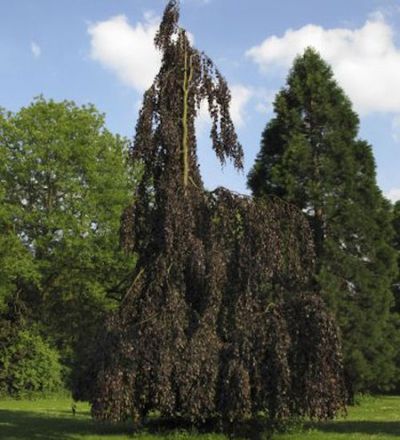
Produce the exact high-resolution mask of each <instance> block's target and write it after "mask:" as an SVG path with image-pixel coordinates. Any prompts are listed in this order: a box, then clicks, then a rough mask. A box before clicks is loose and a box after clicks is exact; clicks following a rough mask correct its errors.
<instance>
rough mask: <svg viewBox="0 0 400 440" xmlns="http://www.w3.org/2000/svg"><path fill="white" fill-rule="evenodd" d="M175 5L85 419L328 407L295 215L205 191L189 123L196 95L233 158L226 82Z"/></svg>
mask: <svg viewBox="0 0 400 440" xmlns="http://www.w3.org/2000/svg"><path fill="white" fill-rule="evenodd" d="M178 15H179V10H178V5H177V2H176V1H170V2H169V3H168V6H167V8H166V11H165V14H164V18H163V21H162V23H161V27H160V30H159V33H158V34H157V37H156V44H157V46H158V48H159V49H160V50H161V51H162V53H163V62H162V67H161V70H160V72H159V74H158V75H157V77H156V79H155V81H154V83H153V86H152V87H151V88H150V89H149V90H148V91H147V92H146V94H145V97H144V103H143V107H142V110H141V112H140V116H139V120H138V124H137V128H136V138H135V143H134V147H133V149H132V156H133V160H136V161H140V162H141V163H142V164H143V176H142V181H141V183H140V184H139V186H138V191H137V195H136V197H135V200H134V203H133V204H132V206H131V207H130V208H128V209H127V210H126V212H125V214H124V216H123V222H122V242H123V244H124V246H125V247H126V248H127V249H128V250H130V251H133V252H136V253H137V254H138V262H137V267H136V269H137V272H136V275H135V277H134V279H133V281H132V285H131V288H130V289H129V290H128V292H127V294H126V297H125V298H124V300H123V301H122V303H121V306H120V308H119V310H118V312H117V313H115V314H114V315H113V316H112V317H111V319H110V320H109V321H108V323H107V328H106V331H105V335H104V336H103V337H101V338H100V341H101V343H100V344H101V345H100V346H99V358H98V360H96V362H97V364H96V366H95V368H94V370H93V371H94V372H95V371H96V368H98V366H99V365H100V370H99V371H98V372H97V374H96V376H95V377H96V380H95V387H94V390H93V398H92V412H93V415H94V416H95V417H96V418H98V419H101V420H112V421H118V420H121V419H125V418H127V417H132V416H133V417H134V418H138V419H141V418H142V417H143V416H145V415H146V414H147V413H148V412H149V411H150V410H158V411H160V413H161V414H162V415H163V416H172V417H178V416H179V417H183V418H185V419H188V420H190V421H192V422H196V423H197V422H203V421H206V420H210V419H219V420H222V421H223V422H233V421H236V422H240V421H242V420H245V419H249V418H252V417H254V416H255V415H256V414H258V412H259V411H265V412H266V413H267V414H268V415H269V417H270V418H273V419H278V418H279V419H282V418H283V419H285V418H287V417H290V416H293V415H300V416H303V415H310V416H311V417H316V418H327V417H332V416H333V415H334V414H335V413H336V412H337V411H338V410H339V409H340V408H342V407H343V402H344V386H343V381H342V374H341V373H342V369H341V356H340V347H339V342H338V338H337V334H336V327H335V324H334V322H333V320H332V318H331V317H330V315H329V314H328V313H327V312H326V310H325V307H324V305H323V303H322V301H321V299H320V298H319V297H318V296H315V295H311V294H307V288H308V286H309V281H310V274H311V273H312V267H313V262H314V250H313V246H312V240H311V233H310V229H309V227H308V224H307V220H306V219H305V217H304V216H303V215H302V213H301V212H300V211H299V210H298V209H297V208H295V207H294V206H293V205H290V204H287V203H284V202H281V201H279V200H272V199H271V200H268V201H260V202H257V203H255V202H254V201H253V200H252V199H251V198H248V197H244V196H239V195H235V194H232V193H231V192H229V191H228V190H226V189H223V188H219V189H217V190H215V191H214V192H211V193H210V192H206V191H205V189H204V186H203V183H202V180H201V176H200V174H199V168H198V163H197V157H196V139H195V130H194V123H195V117H196V114H197V112H198V108H199V104H200V101H201V100H202V99H207V100H208V104H209V110H210V114H211V117H212V120H213V125H212V130H211V139H212V144H213V147H214V150H215V152H216V154H217V156H218V157H219V159H220V160H221V162H222V163H223V162H224V161H225V160H226V159H230V160H232V161H233V162H234V164H235V166H236V167H237V168H240V167H241V163H242V149H241V146H240V145H239V143H238V142H237V138H236V134H235V131H234V127H233V124H232V121H231V118H230V114H229V102H230V94H229V90H228V87H227V84H226V82H225V80H224V79H223V77H222V76H221V75H220V73H219V72H218V71H217V70H216V68H215V67H214V64H213V63H212V61H211V60H210V59H208V58H207V57H206V56H205V55H203V54H201V53H199V52H198V51H197V50H195V49H193V48H192V47H191V45H190V43H189V41H188V39H187V35H186V33H185V31H184V30H183V29H181V28H179V27H178V25H177V22H178ZM173 35H174V37H173V38H172V36H173Z"/></svg>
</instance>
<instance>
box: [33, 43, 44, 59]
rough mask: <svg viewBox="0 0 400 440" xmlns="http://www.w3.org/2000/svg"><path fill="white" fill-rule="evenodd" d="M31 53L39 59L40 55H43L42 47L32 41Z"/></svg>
mask: <svg viewBox="0 0 400 440" xmlns="http://www.w3.org/2000/svg"><path fill="white" fill-rule="evenodd" d="M31 52H32V55H33V56H34V57H35V58H39V57H40V55H41V54H42V49H41V48H40V46H39V45H38V44H37V43H35V42H34V41H32V42H31Z"/></svg>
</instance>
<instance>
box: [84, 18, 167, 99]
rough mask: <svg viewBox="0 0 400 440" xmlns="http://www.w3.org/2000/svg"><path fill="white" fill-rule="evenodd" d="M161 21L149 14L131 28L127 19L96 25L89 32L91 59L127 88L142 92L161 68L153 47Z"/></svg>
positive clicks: (158, 55) (157, 53)
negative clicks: (106, 69) (116, 77)
mask: <svg viewBox="0 0 400 440" xmlns="http://www.w3.org/2000/svg"><path fill="white" fill-rule="evenodd" d="M157 29H158V20H157V19H156V18H155V17H154V15H153V14H151V13H146V14H145V18H144V22H143V23H142V22H138V23H136V24H135V25H133V26H132V25H130V24H129V22H128V19H127V17H126V16H125V15H118V16H115V17H112V18H110V19H109V20H106V21H101V22H97V23H95V24H92V25H90V26H89V28H88V33H89V35H90V37H91V50H90V55H91V57H92V59H94V60H96V61H99V62H100V63H101V64H102V65H103V66H104V67H106V68H108V69H110V70H111V71H112V72H114V73H115V74H116V75H117V76H118V78H119V79H120V80H121V81H122V82H124V83H125V84H126V85H128V86H130V87H133V88H134V89H135V90H137V91H139V92H142V91H144V90H145V89H147V88H148V87H149V86H150V85H151V83H152V82H153V79H154V76H155V75H156V74H157V72H158V70H159V68H160V65H161V54H160V52H159V51H157V50H156V48H155V47H154V36H155V34H156V32H157Z"/></svg>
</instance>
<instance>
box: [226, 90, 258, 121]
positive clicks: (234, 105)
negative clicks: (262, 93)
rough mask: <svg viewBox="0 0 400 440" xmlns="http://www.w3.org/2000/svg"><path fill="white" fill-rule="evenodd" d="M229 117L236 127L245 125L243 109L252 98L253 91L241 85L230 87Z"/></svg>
mask: <svg viewBox="0 0 400 440" xmlns="http://www.w3.org/2000/svg"><path fill="white" fill-rule="evenodd" d="M230 89H231V95H232V101H231V116H232V121H233V123H234V124H235V125H237V126H238V127H241V126H243V125H244V124H245V120H246V115H245V109H246V105H247V103H248V102H249V101H250V99H251V98H252V97H253V94H254V92H253V90H252V89H251V88H249V87H246V86H244V85H243V84H234V85H232V86H231V88H230Z"/></svg>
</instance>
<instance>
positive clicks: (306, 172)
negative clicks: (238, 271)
mask: <svg viewBox="0 0 400 440" xmlns="http://www.w3.org/2000/svg"><path fill="white" fill-rule="evenodd" d="M274 110H275V117H274V118H273V119H272V120H271V121H270V122H269V123H268V124H267V126H266V128H265V131H264V133H263V135H262V141H261V149H260V152H259V153H258V156H257V158H256V162H255V165H254V167H253V168H252V170H251V171H250V174H249V177H248V184H249V187H250V188H251V189H252V191H253V194H254V195H255V196H256V197H258V198H262V197H266V196H270V195H278V196H280V197H282V198H283V199H285V200H286V201H288V202H290V203H294V204H296V205H297V206H298V207H299V208H300V209H301V210H303V211H304V212H305V213H306V215H307V216H308V219H309V222H310V225H311V228H312V231H313V235H314V242H315V246H316V254H317V268H316V269H317V270H316V272H317V275H316V285H317V286H318V288H319V289H320V290H321V291H322V292H323V295H324V298H325V300H326V302H327V303H328V305H329V307H330V309H331V311H333V312H334V314H335V315H336V317H337V320H338V323H339V325H340V328H341V331H342V338H343V343H344V354H345V365H346V373H347V379H348V385H349V389H350V390H351V389H353V392H354V391H357V390H376V389H387V387H390V384H391V383H392V381H393V379H394V377H393V375H394V372H395V369H394V365H393V359H394V354H395V353H394V347H393V346H391V342H390V340H389V339H390V338H388V335H389V334H390V333H391V332H392V331H393V328H392V319H391V317H390V308H391V305H392V301H393V297H392V294H391V283H392V279H393V275H394V271H395V268H394V265H395V259H394V253H393V249H392V247H391V234H392V229H391V225H390V214H389V212H390V210H389V208H388V205H387V203H386V201H385V200H384V198H383V196H382V194H381V191H380V190H379V188H378V186H377V183H376V175H375V162H374V157H373V153H372V149H371V147H370V145H368V144H367V143H366V142H365V141H363V140H360V139H359V138H358V137H357V136H358V128H359V119H358V117H357V115H356V113H355V112H354V111H353V110H352V106H351V103H350V101H349V99H348V98H347V97H346V95H345V94H344V92H343V90H341V88H340V87H339V86H338V85H337V83H336V81H335V80H334V78H333V73H332V70H331V68H330V67H329V66H328V65H327V64H326V63H325V62H324V61H323V60H322V59H321V57H320V56H319V54H318V53H317V52H316V51H314V50H313V49H311V48H308V49H307V50H306V51H305V52H304V54H303V55H302V56H300V57H298V58H297V59H296V60H295V62H294V65H293V67H292V69H291V71H290V74H289V76H288V79H287V85H286V87H284V88H283V89H282V90H281V91H280V92H279V93H278V95H277V96H276V99H275V103H274Z"/></svg>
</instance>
